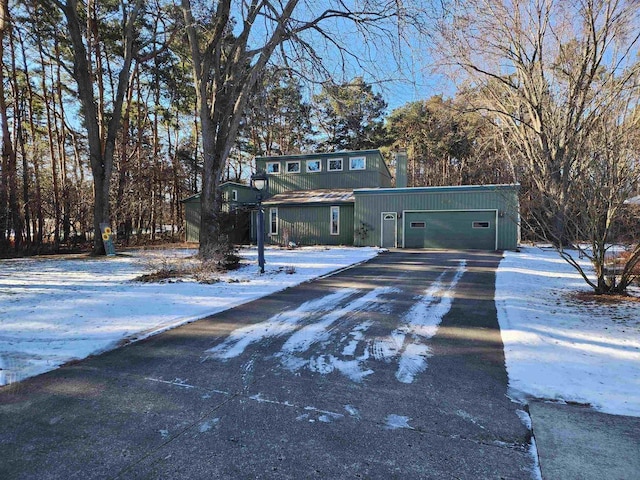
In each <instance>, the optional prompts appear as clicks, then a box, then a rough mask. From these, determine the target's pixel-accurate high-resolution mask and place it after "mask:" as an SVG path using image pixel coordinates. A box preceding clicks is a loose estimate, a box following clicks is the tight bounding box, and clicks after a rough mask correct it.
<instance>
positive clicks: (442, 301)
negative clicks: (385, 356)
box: [382, 260, 467, 383]
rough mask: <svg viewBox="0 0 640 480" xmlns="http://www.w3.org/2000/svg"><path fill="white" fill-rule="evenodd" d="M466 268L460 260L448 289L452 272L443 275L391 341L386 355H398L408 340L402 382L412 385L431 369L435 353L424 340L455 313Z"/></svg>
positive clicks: (401, 367) (402, 361)
mask: <svg viewBox="0 0 640 480" xmlns="http://www.w3.org/2000/svg"><path fill="white" fill-rule="evenodd" d="M466 266H467V263H466V261H465V260H462V261H460V263H459V264H458V268H457V269H456V271H455V274H454V276H453V279H452V280H451V283H450V284H449V285H448V286H447V287H445V283H444V277H445V275H447V273H449V272H448V271H444V272H442V273H441V274H440V276H439V277H438V279H437V280H436V281H435V282H434V284H433V285H432V286H431V287H430V288H429V289H428V290H427V291H426V292H425V294H424V296H423V297H422V298H421V299H420V300H419V301H418V302H417V303H416V304H415V305H413V307H411V309H410V310H409V312H408V313H407V314H406V315H405V317H404V324H403V325H402V326H400V327H399V328H398V329H397V330H396V331H394V332H393V333H392V334H391V337H390V338H389V339H388V340H387V349H386V352H388V353H389V354H393V355H395V354H397V353H398V351H397V346H398V345H400V343H401V342H400V339H401V338H404V339H405V341H404V346H403V348H402V349H401V350H400V352H399V353H400V362H399V365H398V371H397V372H396V379H398V381H399V382H402V383H412V382H413V380H414V379H415V377H416V375H418V374H419V373H421V372H424V371H425V369H426V368H427V358H429V357H430V356H431V350H430V348H429V346H428V345H426V344H425V343H424V341H425V340H429V339H430V338H431V337H433V336H434V335H435V334H436V331H437V330H438V326H439V325H440V323H441V322H442V319H443V318H444V316H445V315H446V314H447V313H449V310H451V304H452V303H453V297H454V291H455V288H456V286H457V285H458V282H459V281H460V278H462V275H463V274H464V272H465V271H466ZM382 351H383V352H384V351H385V350H382Z"/></svg>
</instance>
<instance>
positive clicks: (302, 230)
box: [265, 204, 353, 245]
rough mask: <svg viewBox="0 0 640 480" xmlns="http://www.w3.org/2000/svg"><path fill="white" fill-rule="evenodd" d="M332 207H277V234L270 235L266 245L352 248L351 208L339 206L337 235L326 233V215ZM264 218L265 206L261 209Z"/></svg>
mask: <svg viewBox="0 0 640 480" xmlns="http://www.w3.org/2000/svg"><path fill="white" fill-rule="evenodd" d="M331 206H332V205H322V206H290V207H286V206H278V234H277V235H271V236H270V237H269V238H270V242H271V243H275V244H279V245H287V244H288V243H289V242H294V243H296V244H297V245H353V205H344V204H343V205H334V206H339V207H340V233H339V235H331V234H330V212H331ZM265 218H266V219H267V231H268V218H269V207H265Z"/></svg>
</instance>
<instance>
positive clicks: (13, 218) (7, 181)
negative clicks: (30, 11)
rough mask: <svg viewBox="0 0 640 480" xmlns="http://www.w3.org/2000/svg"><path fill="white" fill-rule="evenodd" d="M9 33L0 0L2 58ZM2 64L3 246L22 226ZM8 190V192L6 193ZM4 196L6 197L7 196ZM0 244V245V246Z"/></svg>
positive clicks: (6, 11) (5, 9) (4, 1)
mask: <svg viewBox="0 0 640 480" xmlns="http://www.w3.org/2000/svg"><path fill="white" fill-rule="evenodd" d="M7 34H8V35H11V17H10V16H9V2H8V0H1V2H0V58H2V59H4V37H5V35H7ZM4 81H5V78H4V68H0V123H1V124H2V126H1V127H0V128H1V130H2V182H1V183H0V190H1V191H2V193H0V203H1V205H0V209H2V210H1V211H0V217H2V216H4V221H3V225H2V230H3V231H2V233H0V242H3V243H4V244H5V245H4V248H8V247H9V244H8V242H9V240H10V238H11V234H12V230H13V234H14V238H15V241H16V248H18V246H19V242H20V238H19V237H20V236H21V235H22V229H21V225H20V212H19V210H18V191H17V190H18V186H17V168H16V167H17V165H16V163H17V158H16V152H15V149H14V148H13V139H12V138H11V132H10V130H9V117H8V115H7V102H6V98H5V90H4ZM7 192H8V196H7ZM7 197H8V198H7ZM3 213H4V215H2V214H3ZM2 247H3V246H2V245H0V249H2Z"/></svg>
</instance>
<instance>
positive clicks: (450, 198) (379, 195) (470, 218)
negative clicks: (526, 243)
mask: <svg viewBox="0 0 640 480" xmlns="http://www.w3.org/2000/svg"><path fill="white" fill-rule="evenodd" d="M518 190H519V185H464V186H452V187H417V188H381V189H359V190H355V192H354V195H355V200H356V202H355V211H354V231H355V244H356V245H363V246H364V245H368V246H382V247H402V248H432V249H459V250H515V249H516V248H517V246H518V242H519V227H518V225H519V205H518Z"/></svg>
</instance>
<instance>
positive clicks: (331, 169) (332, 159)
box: [327, 158, 344, 172]
mask: <svg viewBox="0 0 640 480" xmlns="http://www.w3.org/2000/svg"><path fill="white" fill-rule="evenodd" d="M335 161H339V162H340V168H331V162H335ZM343 168H344V158H330V159H328V160H327V171H328V172H341V171H342V170H343Z"/></svg>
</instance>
